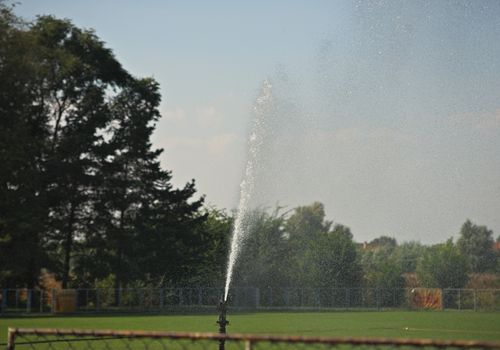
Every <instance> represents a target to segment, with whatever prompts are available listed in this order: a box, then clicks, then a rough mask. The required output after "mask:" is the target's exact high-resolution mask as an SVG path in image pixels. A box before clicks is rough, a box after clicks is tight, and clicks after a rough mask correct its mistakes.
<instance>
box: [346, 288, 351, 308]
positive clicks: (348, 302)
mask: <svg viewBox="0 0 500 350" xmlns="http://www.w3.org/2000/svg"><path fill="white" fill-rule="evenodd" d="M345 305H346V309H349V307H350V306H351V300H350V295H349V288H346V289H345Z"/></svg>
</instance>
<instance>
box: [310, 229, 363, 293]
mask: <svg viewBox="0 0 500 350" xmlns="http://www.w3.org/2000/svg"><path fill="white" fill-rule="evenodd" d="M361 272H362V270H361V267H360V265H359V262H358V257H357V252H356V246H355V244H354V242H353V240H352V234H351V231H350V229H349V228H348V227H346V226H343V225H340V224H336V225H335V226H334V227H333V230H331V231H329V232H326V233H321V234H319V236H318V237H317V239H316V240H314V242H312V244H311V245H310V247H309V249H308V250H307V253H306V255H305V263H304V271H303V272H302V276H303V280H302V281H301V282H302V283H301V284H302V285H308V286H316V287H327V288H332V287H333V288H345V287H353V286H358V285H359V284H360V282H361V275H362V273H361Z"/></svg>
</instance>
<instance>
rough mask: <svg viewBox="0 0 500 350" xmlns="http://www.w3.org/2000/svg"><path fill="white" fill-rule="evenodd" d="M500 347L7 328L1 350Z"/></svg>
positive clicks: (495, 346) (497, 346)
mask: <svg viewBox="0 0 500 350" xmlns="http://www.w3.org/2000/svg"><path fill="white" fill-rule="evenodd" d="M221 344H223V347H224V346H225V348H226V349H228V350H231V349H238V350H252V349H262V350H263V349H275V350H281V349H306V348H307V349H309V348H311V349H351V348H353V349H387V348H395V347H397V348H398V349H401V348H403V349H420V348H428V349H433V348H439V349H500V342H483V341H457V340H433V339H385V338H327V337H303V336H262V335H259V336H256V335H244V334H218V333H176V332H146V331H116V330H71V329H28V328H9V333H8V345H7V350H16V349H17V350H19V349H21V350H22V349H35V350H42V349H53V350H59V349H82V350H84V349H89V350H98V349H134V350H135V349H137V350H139V349H158V350H159V349H203V350H205V349H214V350H215V349H217V348H219V349H220V345H221Z"/></svg>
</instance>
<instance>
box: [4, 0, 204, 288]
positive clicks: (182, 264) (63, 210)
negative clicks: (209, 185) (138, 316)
mask: <svg viewBox="0 0 500 350" xmlns="http://www.w3.org/2000/svg"><path fill="white" fill-rule="evenodd" d="M0 42H1V43H2V45H0V84H1V85H0V88H1V89H0V112H1V120H0V146H1V148H0V149H1V152H0V161H1V162H2V165H3V166H2V168H1V169H2V170H0V209H1V211H0V264H1V265H2V269H1V272H0V283H2V284H7V285H8V286H9V287H24V286H29V287H33V286H35V285H36V284H37V282H38V281H37V280H38V276H39V274H40V271H41V270H42V268H45V269H48V270H49V271H52V272H56V273H57V275H58V277H59V278H60V279H61V280H62V286H63V288H66V287H69V286H70V285H79V286H83V285H92V284H93V283H94V281H96V280H104V279H106V278H108V277H109V276H110V275H111V274H112V275H114V281H115V286H116V287H121V286H123V285H124V284H126V283H128V282H131V281H132V280H137V279H139V280H145V281H148V282H150V281H156V282H157V283H160V284H161V283H166V282H176V281H177V282H178V281H181V280H182V279H185V278H186V277H185V276H187V275H191V274H193V273H197V271H195V270H196V269H197V268H198V266H199V265H201V261H202V260H203V259H204V251H203V243H204V242H205V241H206V237H205V235H204V233H203V231H202V230H199V226H200V225H201V224H202V223H203V221H204V220H205V218H206V216H205V215H204V214H201V213H200V211H199V210H200V208H201V206H202V204H203V200H204V198H203V197H201V198H198V199H194V198H193V197H194V195H195V193H196V189H195V183H194V181H192V182H190V183H188V184H186V186H184V187H183V188H181V189H174V188H173V187H172V185H171V184H170V180H171V173H170V172H169V171H166V170H163V169H162V168H161V166H160V162H159V156H160V154H161V152H162V150H153V149H152V145H151V141H150V138H151V135H152V133H153V131H154V129H155V125H156V122H157V121H158V119H159V118H160V113H159V110H158V108H159V103H160V100H161V96H160V93H159V86H158V84H157V83H156V82H155V81H154V80H153V79H150V78H147V79H140V78H134V77H132V76H131V75H130V74H129V73H128V72H126V71H125V70H124V69H123V68H122V67H121V64H120V63H119V62H118V61H117V60H116V58H115V57H114V55H113V53H112V51H111V50H110V49H108V48H107V47H105V45H104V43H103V42H102V41H101V40H100V39H99V38H98V37H97V36H96V35H95V34H94V32H93V31H91V30H83V29H80V28H77V27H75V26H74V25H73V24H72V23H71V22H70V21H69V20H61V19H57V18H54V17H52V16H40V17H38V18H37V20H36V21H35V22H33V23H23V22H22V21H21V20H19V19H18V18H17V17H16V16H15V15H14V14H13V12H12V9H11V8H9V7H7V6H6V5H4V3H3V2H0Z"/></svg>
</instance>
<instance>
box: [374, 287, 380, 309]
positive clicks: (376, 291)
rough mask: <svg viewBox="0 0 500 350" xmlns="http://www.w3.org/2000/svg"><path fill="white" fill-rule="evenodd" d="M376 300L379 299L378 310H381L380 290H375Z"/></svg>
mask: <svg viewBox="0 0 500 350" xmlns="http://www.w3.org/2000/svg"><path fill="white" fill-rule="evenodd" d="M375 298H376V299H377V310H380V289H379V288H378V287H377V289H375Z"/></svg>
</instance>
